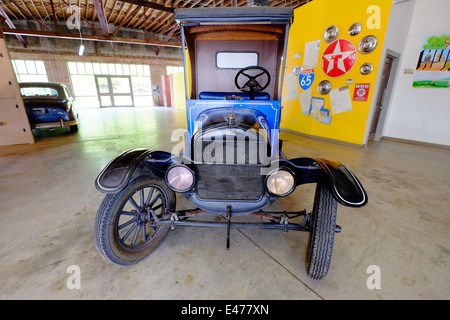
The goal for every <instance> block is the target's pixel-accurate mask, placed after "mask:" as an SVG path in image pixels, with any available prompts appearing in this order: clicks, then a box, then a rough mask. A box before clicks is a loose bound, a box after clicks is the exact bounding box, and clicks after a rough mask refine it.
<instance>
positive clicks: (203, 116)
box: [194, 107, 269, 133]
mask: <svg viewBox="0 0 450 320" xmlns="http://www.w3.org/2000/svg"><path fill="white" fill-rule="evenodd" d="M229 115H234V121H233V125H234V126H242V127H245V128H252V129H254V130H256V131H259V130H263V129H264V130H266V131H268V130H269V126H268V122H267V118H266V116H265V115H264V114H263V113H262V112H260V111H258V110H254V109H248V108H233V107H224V108H214V109H210V110H205V111H204V112H202V113H200V114H199V115H198V117H197V119H196V122H195V124H196V125H195V129H194V133H195V132H198V131H199V130H205V129H207V128H209V127H211V126H217V125H220V124H227V123H229V120H228V117H229Z"/></svg>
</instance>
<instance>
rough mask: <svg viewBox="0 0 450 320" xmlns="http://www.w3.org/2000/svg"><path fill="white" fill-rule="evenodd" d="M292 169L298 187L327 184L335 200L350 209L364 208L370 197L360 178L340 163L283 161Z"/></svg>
mask: <svg viewBox="0 0 450 320" xmlns="http://www.w3.org/2000/svg"><path fill="white" fill-rule="evenodd" d="M283 163H284V164H282V163H280V165H285V166H287V167H288V168H289V169H291V170H292V171H293V172H294V174H295V178H296V182H297V185H300V184H304V183H313V182H317V183H320V182H325V184H326V185H327V187H328V188H329V189H330V191H331V193H332V194H333V196H334V198H335V199H336V200H337V201H338V202H339V203H340V204H342V205H345V206H348V207H362V206H364V205H366V204H367V201H368V197H367V193H366V191H365V190H364V187H363V186H362V184H361V183H360V182H359V180H358V178H357V177H356V176H355V175H354V174H353V172H352V171H351V170H350V169H349V168H347V167H346V166H345V165H343V164H342V163H340V162H338V161H332V160H327V159H322V158H297V159H292V160H285V161H283Z"/></svg>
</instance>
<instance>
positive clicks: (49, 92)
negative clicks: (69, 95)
mask: <svg viewBox="0 0 450 320" xmlns="http://www.w3.org/2000/svg"><path fill="white" fill-rule="evenodd" d="M20 92H21V94H22V96H23V97H58V98H65V97H64V94H63V92H61V94H60V92H58V90H57V88H51V87H45V86H35V87H24V88H20Z"/></svg>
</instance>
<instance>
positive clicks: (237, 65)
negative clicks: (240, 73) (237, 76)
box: [216, 51, 258, 69]
mask: <svg viewBox="0 0 450 320" xmlns="http://www.w3.org/2000/svg"><path fill="white" fill-rule="evenodd" d="M257 65H258V53H257V52H242V51H241V52H238V51H235V52H230V51H219V52H217V53H216V67H217V68H219V69H242V68H245V67H249V66H257Z"/></svg>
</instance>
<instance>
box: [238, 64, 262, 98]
mask: <svg viewBox="0 0 450 320" xmlns="http://www.w3.org/2000/svg"><path fill="white" fill-rule="evenodd" d="M249 70H259V71H262V72H260V73H258V74H256V75H254V76H251V75H249V74H248V73H246V71H249ZM263 74H265V75H266V76H267V80H266V83H265V84H264V85H263V86H261V85H260V84H259V82H258V81H257V80H256V78H259V77H260V76H262V75H263ZM241 75H242V76H245V77H247V78H248V80H247V82H246V83H245V84H244V85H243V86H242V87H241V86H240V85H239V82H238V79H239V78H242V77H241ZM269 83H270V74H269V71H267V70H266V69H264V68H263V67H259V66H250V67H245V68H242V69H241V70H239V72H238V73H237V74H236V77H235V78H234V84H235V85H236V88H238V89H239V90H241V91H242V92H245V93H250V100H255V93H258V92H261V91H263V90H264V89H265V88H267V86H268V85H269Z"/></svg>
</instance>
